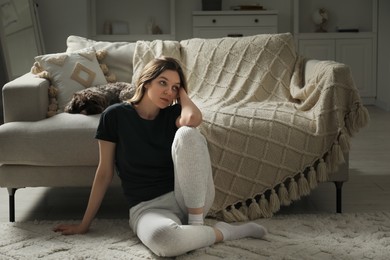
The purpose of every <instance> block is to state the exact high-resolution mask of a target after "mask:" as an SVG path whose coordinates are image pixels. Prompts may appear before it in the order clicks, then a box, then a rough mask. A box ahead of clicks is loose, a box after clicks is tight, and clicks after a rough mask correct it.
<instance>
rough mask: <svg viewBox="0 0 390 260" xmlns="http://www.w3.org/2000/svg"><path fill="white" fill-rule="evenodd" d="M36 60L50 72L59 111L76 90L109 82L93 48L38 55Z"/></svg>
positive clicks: (49, 76)
mask: <svg viewBox="0 0 390 260" xmlns="http://www.w3.org/2000/svg"><path fill="white" fill-rule="evenodd" d="M35 61H36V62H37V63H39V64H37V65H38V66H39V67H40V68H42V70H44V71H47V72H48V75H47V76H48V78H49V79H50V81H51V84H52V85H53V86H54V87H56V88H57V91H58V93H57V101H58V110H59V112H62V111H63V110H64V107H65V106H66V104H67V103H68V102H69V101H70V99H71V98H72V95H73V93H74V92H76V91H79V90H82V89H84V88H89V87H91V86H95V85H102V84H106V83H107V80H106V78H105V77H104V74H103V72H102V70H101V68H100V65H99V63H98V61H97V59H96V52H95V49H93V48H87V49H83V50H79V51H75V52H69V53H56V54H47V55H42V56H37V57H35Z"/></svg>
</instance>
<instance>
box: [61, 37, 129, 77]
mask: <svg viewBox="0 0 390 260" xmlns="http://www.w3.org/2000/svg"><path fill="white" fill-rule="evenodd" d="M66 44H67V47H68V48H67V51H68V52H71V51H76V50H80V49H83V48H87V47H94V48H95V50H96V51H101V50H105V51H107V55H106V56H105V57H104V59H103V62H104V63H105V64H106V65H107V66H108V68H109V69H110V71H111V72H112V73H114V74H115V76H116V79H117V81H123V82H129V83H131V79H132V76H133V55H134V48H135V43H130V42H104V41H94V40H91V39H87V38H84V37H80V36H75V35H71V36H69V37H68V39H67V41H66Z"/></svg>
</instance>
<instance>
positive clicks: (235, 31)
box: [192, 11, 278, 38]
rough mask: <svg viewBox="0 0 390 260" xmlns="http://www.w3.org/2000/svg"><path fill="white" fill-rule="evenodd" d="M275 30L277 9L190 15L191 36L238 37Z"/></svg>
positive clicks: (207, 12)
mask: <svg viewBox="0 0 390 260" xmlns="http://www.w3.org/2000/svg"><path fill="white" fill-rule="evenodd" d="M277 32H278V12H277V11H253V12H251V11H214V12H210V11H202V12H193V15H192V33H193V35H192V36H193V37H198V38H219V37H239V36H250V35H255V34H262V33H277Z"/></svg>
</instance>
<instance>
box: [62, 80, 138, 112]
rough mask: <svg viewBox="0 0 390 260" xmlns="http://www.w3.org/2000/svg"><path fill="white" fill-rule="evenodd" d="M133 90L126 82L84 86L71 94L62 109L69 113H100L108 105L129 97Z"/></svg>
mask: <svg viewBox="0 0 390 260" xmlns="http://www.w3.org/2000/svg"><path fill="white" fill-rule="evenodd" d="M134 92H135V88H134V86H133V85H132V84H130V83H126V82H115V83H108V84H105V85H99V86H95V87H90V88H86V89H83V90H80V91H77V92H75V93H74V94H73V97H72V99H71V100H70V101H69V103H68V104H67V105H66V107H65V109H64V111H65V112H67V113H71V114H85V115H94V114H100V113H102V112H103V111H104V110H105V109H106V108H107V107H108V106H110V105H112V104H115V103H120V102H123V101H125V100H128V99H130V98H131V97H132V96H133V95H134Z"/></svg>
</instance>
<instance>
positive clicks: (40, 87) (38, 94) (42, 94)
mask: <svg viewBox="0 0 390 260" xmlns="http://www.w3.org/2000/svg"><path fill="white" fill-rule="evenodd" d="M49 86H50V82H49V81H48V80H47V79H43V78H39V77H37V76H35V75H34V74H32V73H26V74H24V75H23V76H21V77H19V78H16V79H14V80H12V81H10V82H8V83H7V84H5V85H4V87H3V106H4V123H7V122H14V121H38V120H42V119H44V118H46V113H47V109H48V105H49V97H48V88H49Z"/></svg>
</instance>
